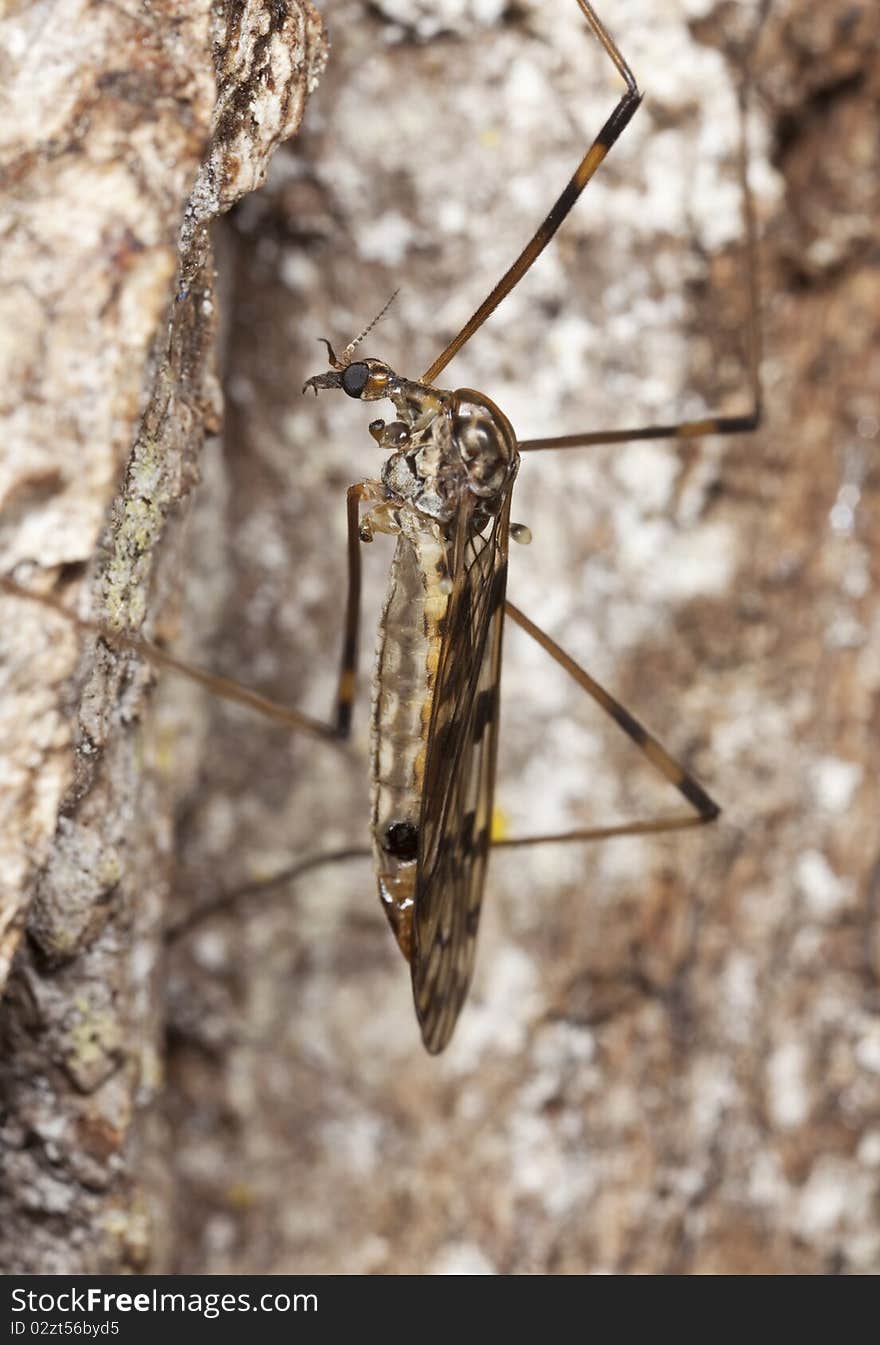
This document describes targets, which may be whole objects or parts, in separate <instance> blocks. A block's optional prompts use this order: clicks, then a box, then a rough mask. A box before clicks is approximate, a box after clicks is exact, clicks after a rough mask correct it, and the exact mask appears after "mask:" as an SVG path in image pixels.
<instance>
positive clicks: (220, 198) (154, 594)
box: [0, 0, 324, 1273]
mask: <svg viewBox="0 0 880 1345" xmlns="http://www.w3.org/2000/svg"><path fill="white" fill-rule="evenodd" d="M47 8H48V7H46V6H41V5H36V6H32V7H31V8H30V9H29V10H26V11H23V12H21V13H19V14H17V15H16V16H14V17H10V18H7V19H6V20H5V21H4V25H3V26H4V37H5V39H6V43H7V49H8V50H11V51H13V53H18V54H19V56H20V61H19V65H18V68H17V72H16V76H15V79H14V80H13V81H12V83H11V87H8V88H7V100H8V101H7V108H6V115H4V117H3V118H2V120H3V125H4V127H6V128H7V143H6V144H5V146H4V150H5V164H6V192H7V198H6V199H7V205H8V213H9V215H10V217H11V220H12V233H11V244H10V245H9V246H7V247H5V248H4V255H3V272H4V274H3V280H2V291H0V292H2V303H3V319H4V321H3V328H4V331H5V335H6V340H5V344H4V348H3V356H4V359H5V363H6V367H5V368H4V378H3V386H4V388H6V389H7V390H8V391H7V402H6V405H5V406H4V414H5V420H4V428H3V434H2V442H3V460H2V562H3V567H4V571H7V572H8V571H9V570H11V569H12V568H13V567H15V570H14V573H15V576H16V578H17V579H18V580H19V581H20V582H22V583H27V584H28V585H29V586H31V587H32V588H34V589H36V590H37V591H38V592H41V593H50V594H52V595H54V596H56V597H58V596H63V598H64V600H65V601H66V602H67V603H68V604H69V605H71V606H72V607H77V606H78V607H80V608H81V610H84V611H87V612H88V614H89V615H90V616H91V617H92V618H93V619H94V620H97V621H99V622H100V623H101V624H102V625H103V626H105V627H107V628H109V629H111V630H113V631H123V632H127V633H137V632H139V631H143V632H145V633H149V634H152V635H154V636H158V637H160V638H161V636H162V633H163V628H164V625H163V623H167V622H168V620H169V616H168V600H169V598H172V597H173V595H174V594H175V592H176V591H177V588H178V586H179V574H178V557H179V551H180V531H181V528H180V525H181V520H182V518H183V517H184V515H185V513H186V509H187V497H188V495H189V493H190V491H191V489H192V487H193V485H194V484H195V482H196V481H197V479H198V466H197V463H198V457H199V453H200V450H201V447H202V443H203V441H204V438H205V435H206V434H210V433H212V432H215V431H216V429H217V427H218V425H219V418H220V414H221V395H220V390H219V384H218V381H217V375H216V346H217V319H216V315H217V299H216V294H215V269H214V258H213V250H212V245H211V238H210V232H209V229H210V224H211V221H212V219H213V218H214V217H215V216H217V215H218V214H219V213H220V212H222V211H224V210H226V209H228V208H229V207H230V206H231V205H232V204H233V203H234V202H235V201H236V200H238V199H239V198H240V197H241V196H242V195H243V194H244V193H246V192H249V191H251V190H253V188H254V187H256V186H258V185H259V184H260V183H261V182H262V180H263V177H264V176H265V171H266V165H267V162H268V159H269V158H270V156H271V154H272V152H273V151H274V149H275V147H276V146H277V145H278V143H279V142H280V141H281V140H283V139H284V138H285V137H287V136H289V135H291V134H293V132H294V131H295V130H296V128H297V126H298V124H299V121H300V118H301V115H302V110H303V105H304V100H305V96H306V92H307V90H308V89H309V88H310V87H312V85H313V84H314V82H315V80H316V78H317V75H318V73H319V70H320V68H321V65H322V62H323V58H324V45H323V37H322V29H321V24H320V20H319V19H318V17H317V15H316V14H315V12H314V11H313V10H312V9H311V8H310V7H309V6H308V5H307V4H305V3H302V4H301V3H298V0H291V2H290V3H289V4H282V5H277V4H268V3H259V0H254V2H253V3H248V4H232V3H229V4H226V5H225V6H220V7H218V6H216V5H209V4H207V3H204V4H202V3H197V4H186V5H182V4H179V3H173V2H172V0H169V2H168V3H166V4H161V5H158V6H156V5H154V6H151V7H150V9H149V11H147V10H145V9H144V7H143V6H142V5H140V4H135V3H131V4H127V5H126V4H118V5H113V6H93V5H86V4H81V3H74V2H73V0H71V3H68V4H66V5H64V6H62V7H61V9H62V11H63V12H60V11H59V7H58V6H53V7H52V18H51V23H49V22H47V14H46V12H45V11H46V10H47ZM148 609H149V613H150V615H149V617H147V616H146V613H147V611H148ZM2 631H3V639H4V648H3V651H2V653H3V658H2V670H3V679H4V685H3V699H2V704H3V725H2V739H3V766H4V793H3V850H2V854H0V872H2V890H0V909H2V916H0V928H2V930H3V945H2V949H3V957H4V961H3V968H2V970H3V973H4V978H5V973H6V970H7V968H8V966H9V964H10V961H12V960H13V958H14V964H13V970H12V973H11V975H10V978H9V982H8V985H7V995H6V999H5V1002H4V1020H3V1061H2V1084H3V1094H4V1118H5V1119H4V1127H3V1144H4V1163H3V1186H2V1193H0V1230H2V1232H0V1263H2V1264H3V1266H4V1268H5V1269H6V1270H9V1271H26V1272H37V1271H40V1272H44V1273H45V1272H52V1273H58V1272H62V1271H64V1272H73V1271H76V1272H80V1273H82V1272H92V1273H94V1272H97V1271H110V1270H128V1269H136V1268H144V1267H146V1266H150V1267H152V1268H156V1267H160V1266H162V1265H163V1264H165V1261H166V1257H167V1238H166V1231H167V1230H166V1224H167V1187H168V1169H167V1163H166V1162H165V1161H163V1159H162V1157H161V1143H160V1140H161V1137H160V1136H159V1135H158V1134H157V1131H156V1125H155V1121H154V1120H153V1119H152V1118H153V1115H154V1112H153V1104H154V1100H155V1096H156V1093H157V1090H158V1089H159V1088H160V1086H161V1080H162V1071H163V1048H162V1031H163V1022H162V985H163V982H162V963H161V952H162V931H163V925H164V921H165V904H166V899H167V891H168V878H169V860H170V853H171V844H172V841H171V836H172V833H171V819H170V814H169V808H170V803H171V798H172V795H171V792H170V791H169V789H168V788H167V782H166V781H165V780H164V779H163V775H164V774H165V772H164V771H163V766H162V762H161V761H160V760H158V759H157V752H156V745H155V739H154V738H153V737H152V736H151V732H150V731H146V730H145V725H147V724H148V720H149V715H148V712H147V702H146V699H145V698H146V693H147V691H148V690H149V687H150V684H151V682H152V681H153V676H152V674H151V672H150V671H149V668H148V667H146V666H144V665H143V664H142V663H140V662H139V661H138V660H135V659H132V658H131V657H129V656H126V655H125V654H121V653H119V652H114V651H113V649H111V648H110V647H109V646H108V645H107V643H106V642H104V641H100V640H99V641H96V640H95V639H94V638H89V639H86V640H83V639H82V638H81V635H80V632H79V631H78V630H77V629H76V628H75V627H73V626H71V625H70V623H67V622H65V621H64V620H63V619H61V618H60V617H53V616H51V614H48V613H47V611H46V610H45V608H43V607H38V606H36V605H31V604H28V603H25V602H22V601H19V600H15V599H11V598H10V599H6V600H4V603H3V616H2ZM74 674H75V677H74ZM71 679H73V680H71ZM72 687H73V688H75V689H71V688H72ZM25 924H26V928H27V938H26V939H25V940H24V941H23V942H21V945H20V946H19V947H18V952H17V955H16V945H18V943H19V938H20V935H21V932H22V930H23V929H24V928H25Z"/></svg>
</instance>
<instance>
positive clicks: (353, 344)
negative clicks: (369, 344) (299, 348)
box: [324, 289, 400, 369]
mask: <svg viewBox="0 0 880 1345" xmlns="http://www.w3.org/2000/svg"><path fill="white" fill-rule="evenodd" d="M399 293H400V290H399V289H396V290H395V291H394V293H393V294H392V296H391V298H390V299H389V300H388V302H387V303H386V305H385V307H384V308H382V309H380V310H379V312H378V313H377V314H376V316H375V317H374V318H373V321H372V322H370V323H369V324H368V325H367V326H366V327H365V328H364V330H363V331H362V332H361V334H360V336H356V337H355V338H354V340H353V341H350V342H349V343H348V345H347V346H346V347H345V350H343V352H342V359H341V360H339V362H338V363H337V361H336V360H335V359H334V358H333V351H332V350H330V342H329V341H325V343H324V344H325V345H326V346H327V349H328V350H329V351H330V357H331V363H332V365H333V367H334V369H344V368H345V367H346V365H348V364H351V357H352V355H353V354H354V352H355V351H356V350H357V348H358V346H359V345H360V343H361V341H363V339H364V337H365V336H369V334H370V332H371V331H372V330H373V328H374V327H375V326H376V323H377V322H381V321H382V319H383V318H384V316H385V314H386V313H387V312H388V310H389V308H390V307H391V305H392V304H393V303H394V300H395V299H396V298H397V296H398V294H399Z"/></svg>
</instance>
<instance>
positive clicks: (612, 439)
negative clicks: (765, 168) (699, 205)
mask: <svg viewBox="0 0 880 1345" xmlns="http://www.w3.org/2000/svg"><path fill="white" fill-rule="evenodd" d="M739 110H740V141H739V156H738V159H739V179H740V186H741V189H742V210H743V225H744V228H745V235H746V255H747V259H748V291H749V320H748V368H749V388H750V392H751V400H752V406H751V410H749V411H747V412H745V413H744V414H743V415H739V416H706V417H704V418H703V419H702V420H685V421H681V422H679V423H678V424H671V425H645V426H641V427H639V428H638V429H631V430H626V429H624V430H589V431H587V432H586V433H582V434H562V435H557V436H555V437H553V438H546V439H522V440H520V443H519V445H518V447H519V451H520V452H521V453H532V452H535V451H537V450H543V449H555V448H588V447H590V446H591V445H595V444H623V443H629V442H631V441H633V440H636V439H696V438H698V437H699V436H701V435H704V434H748V433H749V432H751V431H752V430H756V429H757V428H758V426H759V425H760V423H761V414H762V402H763V397H762V388H761V317H760V314H761V299H760V286H759V280H758V242H757V230H756V226H755V206H754V201H753V200H752V192H751V188H750V187H749V179H748V150H747V145H746V91H745V88H744V87H743V86H741V87H740V91H739Z"/></svg>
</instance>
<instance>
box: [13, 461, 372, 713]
mask: <svg viewBox="0 0 880 1345" xmlns="http://www.w3.org/2000/svg"><path fill="white" fill-rule="evenodd" d="M370 495H371V486H370V483H369V482H362V483H360V484H357V485H354V486H349V489H348V493H347V497H346V508H347V519H348V596H347V599H346V605H345V629H344V635H343V642H342V660H341V666H340V670H339V681H338V684H337V692H336V700H335V707H336V709H335V716H334V719H333V722H331V723H324V722H323V721H322V720H319V719H312V718H311V716H310V715H306V714H303V713H302V711H300V710H292V709H289V708H288V707H287V706H284V705H279V704H278V703H277V701H273V700H270V699H269V698H268V697H267V696H261V695H260V694H259V693H258V692H256V691H250V690H248V688H247V687H243V686H241V684H240V683H238V682H233V681H232V680H231V679H230V678H228V677H220V676H218V675H217V674H216V673H212V672H208V671H207V670H206V669H204V668H199V667H197V666H196V665H195V664H192V663H184V662H182V661H181V660H180V659H176V658H174V657H173V655H171V654H166V653H165V651H164V650H163V649H160V648H159V647H158V646H157V645H154V644H152V643H151V642H150V641H149V640H143V639H140V638H139V637H137V636H134V635H126V634H124V633H123V632H121V631H111V630H108V629H107V627H105V626H102V625H101V623H100V622H98V621H89V620H86V619H84V618H83V617H79V616H77V615H76V614H75V613H74V612H71V611H70V609H69V608H68V607H65V605H64V603H63V602H61V601H60V600H59V599H58V598H54V597H51V596H50V595H49V594H47V593H37V592H35V591H34V590H33V589H29V588H26V587H25V586H24V585H23V584H18V583H16V581H15V580H14V579H9V578H7V577H5V576H2V575H0V591H2V592H4V593H7V594H8V595H9V596H10V597H13V598H22V599H25V600H27V601H28V602H37V603H41V604H42V605H43V606H44V607H48V608H50V609H51V610H52V611H53V612H58V613H59V614H60V615H61V616H63V617H64V618H65V619H66V620H68V621H70V622H71V623H72V624H73V625H74V626H76V627H77V628H78V629H79V630H81V631H83V632H87V633H88V634H90V635H99V636H100V637H101V638H102V639H103V640H106V641H107V643H108V644H109V645H111V647H115V648H119V649H129V650H132V651H133V652H134V653H136V654H141V655H142V656H143V657H144V658H146V659H148V660H149V662H150V663H152V664H153V665H154V666H155V667H157V668H161V669H163V670H166V671H168V672H175V673H180V674H181V676H183V677H188V678H189V680H190V681H192V682H198V683H199V684H200V685H201V686H203V687H206V688H207V689H208V690H209V691H212V692H213V693H214V694H215V695H216V696H220V697H221V698H222V699H224V700H228V701H235V702H236V703H237V704H239V705H245V706H247V708H248V709H250V710H255V711H256V712H257V713H258V714H261V715H264V716H265V717H266V718H268V719H275V720H277V721H278V722H279V723H281V724H285V725H286V726H287V727H288V728H291V729H295V730H297V731H299V732H302V733H309V734H312V735H313V736H314V737H317V738H327V739H345V738H347V737H348V735H349V732H350V729H351V717H352V704H353V701H354V694H355V687H356V683H357V656H358V634H359V629H360V594H361V556H360V535H359V518H360V502H361V500H362V499H364V498H368V497H369V496H370Z"/></svg>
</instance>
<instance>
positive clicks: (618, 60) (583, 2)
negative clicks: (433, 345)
mask: <svg viewBox="0 0 880 1345" xmlns="http://www.w3.org/2000/svg"><path fill="white" fill-rule="evenodd" d="M577 3H578V4H579V5H580V8H581V9H582V11H583V13H584V17H585V18H586V20H587V23H588V24H589V25H590V27H591V28H592V30H593V33H594V34H595V36H596V37H597V38H598V40H599V42H600V43H601V44H602V46H603V47H604V49H605V51H606V52H607V53H608V56H609V57H610V59H611V60H612V61H613V62H614V65H615V66H616V68H617V71H618V73H619V74H620V77H621V79H622V80H623V81H624V83H625V84H626V92H625V93H624V94H623V95H622V96H621V99H620V101H619V102H618V104H617V106H616V108H615V109H614V111H613V112H612V114H611V116H610V117H609V118H608V120H607V121H606V123H605V125H604V126H603V127H602V129H601V131H600V132H599V134H598V135H597V136H596V139H595V140H594V141H593V143H592V144H591V145H590V148H589V149H588V150H587V152H586V154H585V155H584V157H583V159H582V160H581V162H580V163H579V164H578V167H577V168H576V170H575V172H574V174H573V175H572V177H571V178H570V180H569V182H568V184H567V185H566V187H565V189H564V191H563V192H562V194H561V195H560V197H559V199H558V200H557V201H556V203H555V204H554V206H553V208H552V210H551V211H550V213H549V215H548V216H547V218H546V219H545V220H544V222H543V224H542V225H541V226H540V228H539V229H538V231H537V233H536V234H535V236H534V237H533V238H532V239H531V241H530V242H529V243H527V244H526V246H525V247H524V248H523V250H522V252H521V253H520V255H519V256H518V257H517V259H516V261H515V262H514V263H513V265H512V266H511V267H510V268H509V269H508V270H507V271H505V273H504V275H503V276H502V277H501V279H500V280H499V282H498V284H497V285H496V286H495V288H494V289H493V290H492V293H491V294H490V295H488V297H487V298H486V299H484V300H483V302H482V303H481V304H480V307H479V308H478V309H477V311H476V312H475V313H474V314H473V316H472V317H470V318H469V319H468V321H467V322H466V323H465V325H464V326H463V327H462V329H461V331H460V332H459V333H458V335H457V336H455V337H453V339H452V340H451V341H450V342H449V345H448V346H447V347H446V349H445V350H443V351H442V352H441V353H440V354H439V355H438V356H437V359H436V360H435V361H434V363H433V364H432V365H431V367H430V369H428V370H427V371H426V372H425V373H424V374H423V375H422V379H421V381H422V382H423V383H429V384H430V383H433V382H434V380H435V379H436V378H437V375H438V374H440V373H441V372H442V371H443V370H444V369H445V368H446V366H447V364H448V363H449V361H450V360H451V359H452V357H453V356H454V355H457V354H458V352H459V351H460V350H461V348H462V346H464V345H465V344H466V343H467V342H468V341H469V340H470V339H471V337H472V336H473V334H474V332H476V331H478V330H479V329H480V327H482V325H483V323H484V322H485V321H486V319H487V317H489V315H490V313H493V312H494V311H495V309H496V308H497V307H498V305H499V304H500V303H501V301H502V299H504V298H506V297H507V295H508V294H509V293H510V291H511V290H512V289H513V287H514V286H515V285H517V284H519V282H520V280H522V278H523V276H524V275H525V273H526V271H528V269H529V267H530V266H531V265H532V262H533V261H534V260H535V258H536V257H538V256H540V254H541V253H542V252H543V251H544V248H545V247H546V246H547V244H548V243H549V242H550V239H551V238H552V237H553V235H554V234H555V233H556V230H557V229H558V228H559V226H560V224H561V223H562V221H563V220H564V219H565V217H566V215H567V214H568V212H569V211H570V210H571V208H572V206H573V205H574V203H575V201H576V200H577V199H578V197H579V196H580V194H581V192H582V191H583V189H584V187H585V186H586V185H587V183H588V182H589V180H590V178H591V177H592V176H593V174H594V173H595V171H596V169H597V168H598V167H599V164H600V163H601V162H602V160H603V159H604V158H605V156H606V154H607V153H608V151H609V150H610V149H611V147H612V145H613V144H614V142H615V141H616V140H617V137H618V136H619V135H620V133H621V131H623V129H624V127H625V126H627V124H628V123H629V121H630V119H631V118H632V115H633V113H634V112H635V110H636V108H637V107H638V105H639V103H640V102H641V101H642V96H641V94H640V93H639V90H638V87H637V85H636V81H635V78H634V76H633V73H632V71H631V70H630V68H629V66H628V65H627V63H626V61H625V60H624V59H623V56H622V55H621V54H620V51H619V50H618V47H617V44H616V43H615V41H614V38H613V37H612V36H611V34H610V33H609V32H608V31H607V29H606V28H605V27H604V26H603V24H602V22H601V20H600V19H599V16H598V15H597V13H596V11H595V10H594V9H593V6H592V5H591V4H590V3H589V0H577Z"/></svg>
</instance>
